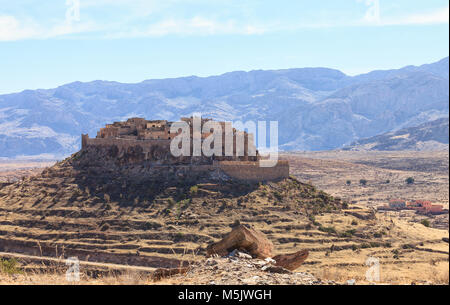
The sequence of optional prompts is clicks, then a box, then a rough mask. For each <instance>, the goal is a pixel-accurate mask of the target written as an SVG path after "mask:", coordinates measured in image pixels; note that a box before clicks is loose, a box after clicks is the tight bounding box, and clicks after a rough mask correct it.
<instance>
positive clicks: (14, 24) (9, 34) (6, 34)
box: [0, 15, 38, 41]
mask: <svg viewBox="0 0 450 305" xmlns="http://www.w3.org/2000/svg"><path fill="white" fill-rule="evenodd" d="M37 32H38V31H37V25H35V24H31V23H29V24H23V23H21V22H19V21H18V20H17V19H16V18H15V17H14V16H7V15H6V16H5V15H4V16H0V41H9V40H20V39H27V38H31V37H35V36H36V35H37Z"/></svg>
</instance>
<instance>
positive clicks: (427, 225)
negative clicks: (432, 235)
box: [420, 219, 430, 228]
mask: <svg viewBox="0 0 450 305" xmlns="http://www.w3.org/2000/svg"><path fill="white" fill-rule="evenodd" d="M420 223H421V224H423V225H424V226H425V227H427V228H429V227H430V221H429V220H428V219H424V220H422V221H421V222H420Z"/></svg>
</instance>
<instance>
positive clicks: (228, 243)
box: [206, 225, 273, 259]
mask: <svg viewBox="0 0 450 305" xmlns="http://www.w3.org/2000/svg"><path fill="white" fill-rule="evenodd" d="M236 249H237V250H241V251H245V252H247V253H249V254H250V255H251V256H252V257H253V258H262V259H264V258H266V257H271V256H272V251H273V244H272V242H271V241H270V240H268V239H267V238H266V236H265V235H264V233H262V232H260V231H257V230H255V229H251V228H247V227H246V226H244V225H239V226H237V227H235V228H233V230H232V231H231V232H230V233H228V234H227V235H226V236H225V237H224V238H223V239H222V240H221V241H219V242H217V243H214V244H211V245H209V246H208V247H207V248H206V253H207V255H208V256H211V255H219V256H226V255H228V254H229V253H230V252H232V251H233V250H236Z"/></svg>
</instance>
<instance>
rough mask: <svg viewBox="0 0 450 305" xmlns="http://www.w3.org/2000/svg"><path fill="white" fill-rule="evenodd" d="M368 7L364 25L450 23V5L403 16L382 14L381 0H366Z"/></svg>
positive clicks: (363, 20) (363, 21) (362, 22)
mask: <svg viewBox="0 0 450 305" xmlns="http://www.w3.org/2000/svg"><path fill="white" fill-rule="evenodd" d="M365 3H366V5H367V6H368V9H367V11H366V14H365V16H364V18H363V19H362V21H361V23H360V24H362V25H373V26H395V25H434V24H448V23H449V7H448V6H446V7H442V8H439V9H437V10H434V11H431V12H423V13H420V14H409V15H403V16H395V17H392V16H387V17H385V16H381V13H380V1H379V0H366V2H365Z"/></svg>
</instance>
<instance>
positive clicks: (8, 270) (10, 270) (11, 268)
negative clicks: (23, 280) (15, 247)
mask: <svg viewBox="0 0 450 305" xmlns="http://www.w3.org/2000/svg"><path fill="white" fill-rule="evenodd" d="M0 273H5V274H8V275H13V274H18V273H22V270H20V268H19V267H18V266H17V261H16V259H15V258H10V259H0Z"/></svg>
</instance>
